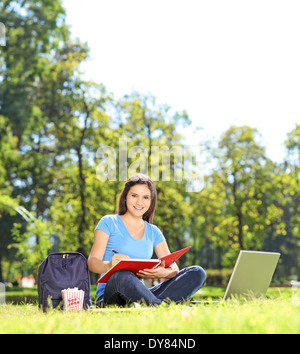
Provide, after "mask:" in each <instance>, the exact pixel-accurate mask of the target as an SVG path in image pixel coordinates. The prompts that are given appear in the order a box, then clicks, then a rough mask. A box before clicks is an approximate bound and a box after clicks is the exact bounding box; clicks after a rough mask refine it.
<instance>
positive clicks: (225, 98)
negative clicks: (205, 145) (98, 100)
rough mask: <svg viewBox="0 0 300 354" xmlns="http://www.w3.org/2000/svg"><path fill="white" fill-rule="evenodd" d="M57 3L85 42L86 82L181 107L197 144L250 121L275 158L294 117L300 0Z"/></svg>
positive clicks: (299, 103)
mask: <svg viewBox="0 0 300 354" xmlns="http://www.w3.org/2000/svg"><path fill="white" fill-rule="evenodd" d="M63 2H64V5H65V7H66V9H67V23H68V24H70V25H71V26H72V27H71V31H72V34H73V37H79V38H80V39H81V40H82V41H84V42H85V41H86V42H87V43H88V45H89V47H90V49H91V60H90V61H89V62H88V63H87V65H85V66H84V71H85V73H86V76H87V78H88V79H93V80H94V81H96V82H99V83H103V84H104V85H105V86H106V88H107V89H108V90H109V91H111V92H113V93H114V94H115V96H116V97H117V98H119V97H121V96H122V95H124V94H126V93H127V94H128V93H131V92H132V91H133V89H137V90H139V91H141V92H144V93H148V92H149V93H152V94H153V95H154V96H155V97H157V100H158V102H159V103H167V104H168V105H169V106H171V107H172V109H174V110H183V109H185V110H187V112H188V114H189V116H190V118H191V120H192V121H193V128H192V130H193V129H194V126H200V127H202V128H203V129H204V132H202V133H201V135H200V136H199V135H198V136H194V141H195V142H196V141H199V139H201V138H202V137H204V135H203V134H205V135H207V136H208V137H215V138H217V139H218V138H219V137H220V135H221V134H222V133H223V132H224V131H226V130H227V129H228V128H229V127H230V126H231V125H244V124H246V125H249V126H251V127H255V128H257V129H258V130H259V131H260V132H261V134H262V136H263V144H264V146H266V147H267V153H268V156H269V157H270V158H272V159H273V160H274V161H278V162H281V161H282V159H283V157H284V153H285V151H284V147H283V142H284V140H285V139H286V134H287V133H288V132H290V131H291V130H292V129H294V128H295V125H296V123H297V122H298V124H299V123H300V119H299V117H300V45H299V43H300V42H299V40H300V21H299V18H300V1H299V0H251V1H250V0H151V1H150V0H85V1H82V0H63ZM190 131H191V129H190V130H189V132H190ZM186 133H187V132H186ZM189 141H192V139H189Z"/></svg>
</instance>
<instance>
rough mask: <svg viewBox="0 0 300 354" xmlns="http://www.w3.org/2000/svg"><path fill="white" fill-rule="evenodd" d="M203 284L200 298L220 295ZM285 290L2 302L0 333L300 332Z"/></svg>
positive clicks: (298, 314)
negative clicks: (189, 298)
mask: <svg viewBox="0 0 300 354" xmlns="http://www.w3.org/2000/svg"><path fill="white" fill-rule="evenodd" d="M223 291H224V289H222V288H209V287H205V288H203V289H202V291H201V293H199V294H197V295H196V299H199V298H200V297H206V298H207V297H210V298H215V297H218V296H222V293H223ZM293 295H294V296H295V294H294V293H293V292H292V290H291V289H287V288H280V289H278V288H270V289H269V291H268V294H267V298H266V299H260V300H253V301H248V302H247V301H242V302H240V303H238V302H225V303H223V302H221V303H220V304H209V305H208V304H197V305H193V306H191V305H189V304H188V303H186V304H182V305H173V304H171V305H170V306H168V307H167V306H160V307H157V308H154V309H152V308H140V309H136V308H129V309H125V310H124V309H123V310H120V309H114V308H109V309H107V310H104V311H100V312H93V311H91V312H88V311H85V312H82V313H66V312H64V311H58V310H51V311H49V312H48V313H47V314H44V313H43V312H41V311H40V310H39V309H38V307H37V305H36V304H23V305H13V304H9V303H7V304H6V305H3V306H0V333H97V334H101V333H106V334H128V333H133V334H198V333H300V304H298V302H297V301H294V300H295V297H293Z"/></svg>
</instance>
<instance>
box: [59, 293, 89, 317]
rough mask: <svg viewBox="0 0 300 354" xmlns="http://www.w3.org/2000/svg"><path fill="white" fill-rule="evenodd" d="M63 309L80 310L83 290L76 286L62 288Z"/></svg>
mask: <svg viewBox="0 0 300 354" xmlns="http://www.w3.org/2000/svg"><path fill="white" fill-rule="evenodd" d="M61 295H62V300H63V307H64V310H65V311H78V312H80V311H82V308H83V299H84V291H83V290H78V288H73V289H64V290H62V291H61Z"/></svg>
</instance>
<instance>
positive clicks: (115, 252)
mask: <svg viewBox="0 0 300 354" xmlns="http://www.w3.org/2000/svg"><path fill="white" fill-rule="evenodd" d="M111 251H112V252H113V253H114V254H118V253H119V252H117V251H115V250H111Z"/></svg>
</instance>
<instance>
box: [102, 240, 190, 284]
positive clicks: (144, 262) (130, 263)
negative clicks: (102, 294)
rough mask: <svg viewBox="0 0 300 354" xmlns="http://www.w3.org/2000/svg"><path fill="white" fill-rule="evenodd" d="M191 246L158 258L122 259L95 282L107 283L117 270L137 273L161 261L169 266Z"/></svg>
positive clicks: (157, 264)
mask: <svg viewBox="0 0 300 354" xmlns="http://www.w3.org/2000/svg"><path fill="white" fill-rule="evenodd" d="M190 248H191V246H189V247H186V248H183V249H181V250H179V251H176V252H173V253H171V254H168V255H167V256H164V257H161V258H159V259H122V260H120V261H119V262H118V263H117V264H115V265H114V266H113V267H111V268H110V269H109V270H108V271H107V272H106V273H105V274H104V275H103V276H102V277H101V278H100V279H99V280H98V281H97V283H107V281H108V279H109V278H110V277H111V276H112V275H113V274H114V273H115V272H116V271H118V270H128V271H130V272H132V273H134V274H137V273H138V272H139V271H140V270H143V269H153V268H156V267H158V266H159V265H160V264H161V263H162V262H163V261H164V262H165V267H166V268H168V267H170V266H171V265H172V264H173V263H174V262H176V261H177V260H178V259H179V258H180V257H181V256H182V255H183V254H184V253H185V252H187V251H188V250H189V249H190Z"/></svg>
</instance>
